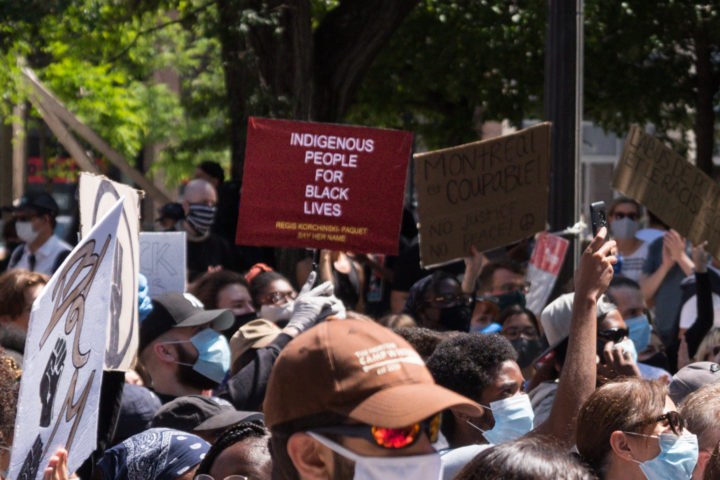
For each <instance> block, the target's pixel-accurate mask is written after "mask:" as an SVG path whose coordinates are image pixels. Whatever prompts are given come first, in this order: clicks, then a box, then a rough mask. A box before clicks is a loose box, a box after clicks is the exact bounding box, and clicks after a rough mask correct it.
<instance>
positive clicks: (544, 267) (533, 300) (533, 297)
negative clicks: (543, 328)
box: [525, 232, 570, 316]
mask: <svg viewBox="0 0 720 480" xmlns="http://www.w3.org/2000/svg"><path fill="white" fill-rule="evenodd" d="M569 244H570V242H568V241H567V240H565V239H564V238H562V237H558V236H556V235H552V234H550V233H547V232H543V233H541V234H540V235H539V236H538V239H537V241H536V242H535V249H534V250H533V253H532V256H531V257H530V264H529V265H528V270H527V274H526V275H525V279H526V280H527V281H528V282H530V291H529V292H528V293H527V295H526V296H525V302H526V303H525V306H526V307H527V308H528V309H529V310H532V312H533V313H535V315H538V316H540V313H541V312H542V309H543V308H545V305H547V301H548V298H550V293H551V292H552V289H553V287H554V286H555V282H556V281H557V277H558V275H559V274H560V268H561V267H562V264H563V261H564V260H565V255H566V254H567V249H568V245H569Z"/></svg>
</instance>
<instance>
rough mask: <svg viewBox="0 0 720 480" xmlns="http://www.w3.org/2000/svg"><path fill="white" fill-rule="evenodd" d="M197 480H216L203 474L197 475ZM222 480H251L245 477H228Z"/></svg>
mask: <svg viewBox="0 0 720 480" xmlns="http://www.w3.org/2000/svg"><path fill="white" fill-rule="evenodd" d="M195 480H215V478H214V477H213V476H212V475H208V474H207V473H201V474H200V475H195ZM222 480H249V479H248V477H246V476H245V475H228V476H227V477H225V478H223V479H222Z"/></svg>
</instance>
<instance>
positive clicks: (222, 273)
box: [189, 270, 250, 310]
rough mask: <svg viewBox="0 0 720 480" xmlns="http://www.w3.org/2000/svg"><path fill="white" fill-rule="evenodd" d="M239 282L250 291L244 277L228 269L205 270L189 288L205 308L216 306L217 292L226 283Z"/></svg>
mask: <svg viewBox="0 0 720 480" xmlns="http://www.w3.org/2000/svg"><path fill="white" fill-rule="evenodd" d="M235 283H239V284H240V285H242V286H243V287H245V288H247V289H248V292H249V291H250V286H249V285H248V283H247V281H246V280H245V277H243V276H242V275H240V274H239V273H237V272H232V271H230V270H219V271H217V272H207V273H204V274H202V275H201V276H200V277H198V278H197V280H195V281H194V282H193V284H192V286H191V287H190V289H189V292H190V293H192V294H193V295H195V296H196V297H197V298H198V299H199V300H200V301H201V302H202V303H203V305H204V306H205V309H206V310H214V309H216V308H218V294H219V293H220V290H222V289H223V288H225V287H226V286H228V285H232V284H235Z"/></svg>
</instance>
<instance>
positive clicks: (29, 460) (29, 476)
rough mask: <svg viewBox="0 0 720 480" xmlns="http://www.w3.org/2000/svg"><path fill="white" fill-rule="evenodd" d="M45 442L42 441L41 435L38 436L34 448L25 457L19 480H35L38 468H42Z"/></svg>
mask: <svg viewBox="0 0 720 480" xmlns="http://www.w3.org/2000/svg"><path fill="white" fill-rule="evenodd" d="M42 448H43V442H42V440H41V439H40V435H38V436H37V438H36V439H35V442H34V443H33V446H32V448H31V449H30V451H29V452H28V454H27V457H25V461H24V462H23V466H22V468H21V469H20V472H19V473H18V476H17V480H35V476H36V475H37V471H38V466H40V460H41V458H42Z"/></svg>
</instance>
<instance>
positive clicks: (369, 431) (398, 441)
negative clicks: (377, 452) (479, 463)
mask: <svg viewBox="0 0 720 480" xmlns="http://www.w3.org/2000/svg"><path fill="white" fill-rule="evenodd" d="M440 415H441V414H439V413H438V414H437V415H434V416H432V417H430V418H428V419H426V420H423V421H422V422H418V423H413V424H412V425H409V426H407V427H401V428H386V427H375V426H371V425H337V426H328V427H318V428H314V429H313V430H312V431H313V432H315V433H333V434H336V435H345V436H348V437H356V438H364V439H365V440H368V441H369V442H371V443H374V444H375V445H377V446H378V447H382V448H388V449H397V448H406V447H409V446H411V445H414V444H415V442H417V440H418V438H420V435H421V434H422V432H426V433H427V436H428V438H429V439H430V443H434V442H435V441H437V438H438V432H440Z"/></svg>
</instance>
